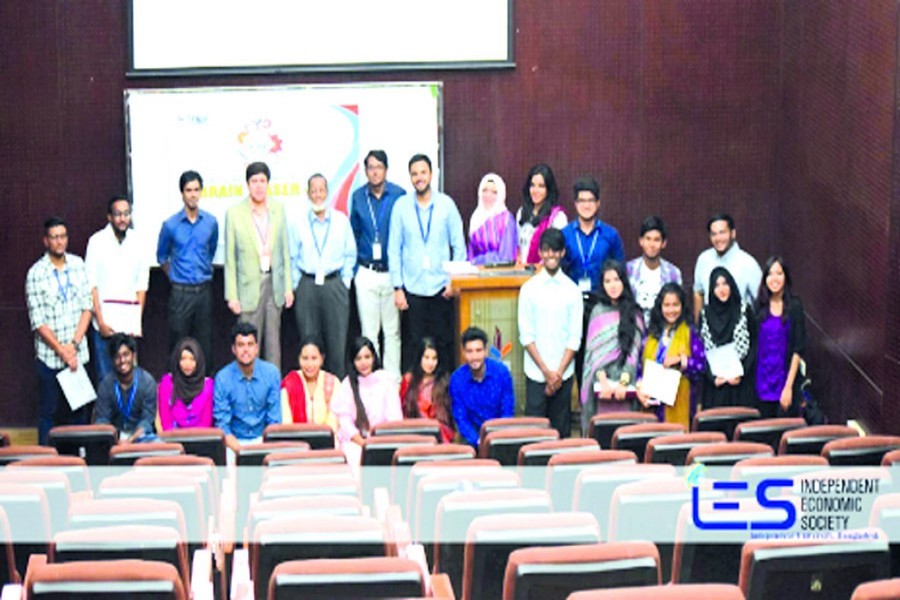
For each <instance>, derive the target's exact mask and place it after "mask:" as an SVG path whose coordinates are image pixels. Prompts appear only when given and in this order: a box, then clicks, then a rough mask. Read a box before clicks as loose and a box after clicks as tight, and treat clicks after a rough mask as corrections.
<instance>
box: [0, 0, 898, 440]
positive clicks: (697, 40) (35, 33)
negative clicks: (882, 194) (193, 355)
mask: <svg viewBox="0 0 900 600" xmlns="http://www.w3.org/2000/svg"><path fill="white" fill-rule="evenodd" d="M780 6H781V5H780V4H779V3H778V2H774V1H773V2H763V1H755V2H746V1H745V0H720V1H717V2H714V3H712V2H696V1H695V0H685V1H681V2H678V1H667V2H621V1H618V0H604V1H597V0H578V1H576V0H570V1H569V2H539V1H537V0H520V1H518V2H516V4H515V10H516V15H515V28H516V43H515V59H516V63H517V66H516V68H515V69H514V70H504V71H484V72H443V71H441V72H429V71H425V72H415V73H384V74H355V75H346V76H345V75H341V76H321V75H309V76H277V77H276V76H273V77H264V76H253V77H230V78H224V77H219V78H186V79H156V80H132V81H129V80H126V78H125V77H124V71H125V68H126V23H125V6H124V3H123V2H121V1H116V0H93V1H89V0H82V1H80V2H77V3H74V2H63V1H57V2H30V1H28V0H9V1H6V2H2V3H0V23H3V24H4V25H5V27H4V35H3V36H2V37H0V61H2V67H3V68H2V70H0V73H2V74H0V77H2V85H0V164H2V165H3V177H2V178H0V197H2V198H3V199H4V201H5V202H6V206H7V210H6V211H5V214H6V218H7V219H8V221H9V222H7V223H6V225H7V226H6V227H5V231H6V234H5V235H3V236H0V253H2V256H3V257H4V258H3V261H4V262H3V265H4V267H3V273H4V277H3V284H2V287H0V311H2V315H3V323H4V325H5V326H4V327H3V328H2V329H0V378H2V380H3V381H6V382H9V384H8V385H7V386H5V387H6V394H5V396H4V398H3V399H2V400H0V410H2V415H3V416H2V418H0V421H2V422H3V423H4V424H10V425H22V424H31V423H32V422H33V420H34V414H35V403H34V400H33V398H34V395H35V390H34V385H35V383H34V379H33V375H32V362H33V358H32V350H31V342H30V340H31V336H30V334H29V327H28V321H27V314H26V310H25V306H24V300H23V281H24V277H25V272H26V270H27V269H28V267H29V266H30V264H31V263H33V262H34V261H35V260H36V259H37V258H38V257H39V256H40V254H41V252H42V251H43V249H42V246H41V242H40V237H41V231H40V223H41V221H42V220H43V219H44V217H45V216H46V215H47V214H49V213H61V214H62V215H64V216H65V217H67V218H68V219H69V221H70V234H71V236H70V247H71V250H72V251H74V252H75V253H79V254H81V253H83V252H84V248H85V244H86V242H87V238H88V237H89V235H90V234H91V233H92V232H93V231H95V230H97V229H99V228H100V227H101V226H102V225H103V224H104V212H105V202H106V199H107V197H108V196H109V195H110V194H111V193H113V192H114V191H116V190H121V189H124V187H125V183H126V182H125V156H124V148H125V139H124V123H123V109H122V90H123V89H125V88H126V87H129V86H130V87H180V86H194V85H217V84H229V85H250V84H253V85H259V84H280V83H313V82H316V83H317V82H342V81H371V80H433V79H436V80H442V81H443V82H444V86H445V87H444V92H445V95H444V108H445V116H444V141H445V148H444V150H445V191H447V192H448V193H449V194H450V195H452V196H453V197H454V198H456V199H457V201H458V203H459V205H460V208H461V211H462V213H463V216H464V218H465V219H466V220H467V219H468V215H469V214H470V213H471V210H472V208H473V207H474V203H475V196H476V190H475V188H476V186H477V184H478V181H479V179H480V177H481V175H482V174H483V173H485V172H486V171H488V170H495V171H497V172H498V173H500V174H501V175H502V176H503V177H505V178H506V180H507V183H508V187H509V188H510V202H509V204H510V207H511V208H512V209H513V210H515V208H517V206H518V205H519V202H520V199H519V197H518V194H517V193H516V190H518V189H519V188H521V185H522V182H523V179H524V176H525V173H526V171H527V169H528V167H529V166H530V165H531V164H532V163H535V162H539V161H546V162H548V163H550V164H551V165H552V166H553V167H554V169H555V170H556V173H557V177H558V179H559V180H560V182H561V185H562V188H563V192H564V193H563V198H564V203H565V206H566V209H567V212H568V213H569V215H570V216H571V215H573V214H574V213H573V211H572V205H571V192H570V191H569V190H570V186H571V183H572V181H573V180H574V178H575V177H577V176H579V175H581V174H584V173H590V174H594V175H596V176H598V177H599V178H601V180H602V185H603V200H604V205H603V208H602V211H603V217H604V218H605V219H606V220H608V221H609V222H611V223H612V224H614V225H616V226H617V227H619V228H620V230H621V231H622V233H623V237H624V239H625V241H626V247H627V250H628V254H629V255H636V254H637V253H638V251H639V250H638V247H637V243H636V238H637V229H638V225H639V223H640V221H641V219H642V217H644V216H645V215H647V214H650V213H658V214H660V215H661V216H662V217H663V218H664V219H665V220H666V221H667V222H668V223H669V225H670V230H671V235H670V241H669V248H668V250H667V252H668V256H669V258H670V259H672V260H674V261H675V262H676V263H677V264H679V265H680V266H681V267H682V269H683V271H684V273H685V275H686V278H687V280H688V282H689V281H690V279H691V278H692V277H691V276H692V272H693V263H694V259H695V258H696V255H697V253H698V252H699V251H701V250H702V249H703V248H705V247H706V245H707V240H706V236H705V222H706V218H707V217H708V215H710V214H711V213H713V212H716V211H718V210H723V209H724V210H728V211H730V212H731V213H733V215H734V216H735V218H736V220H737V224H738V231H739V239H740V240H741V243H742V244H743V246H744V247H745V249H747V250H749V251H750V252H752V253H753V254H754V255H756V256H757V257H760V258H762V257H764V256H765V255H767V254H769V253H770V252H773V251H775V250H776V249H778V248H779V247H780V245H781V244H780V237H779V236H780V228H779V226H778V223H779V218H780V217H781V216H782V213H781V208H780V206H779V203H778V202H777V196H776V189H777V184H778V183H779V182H780V181H782V180H780V179H778V178H777V177H776V165H777V162H776V147H777V143H776V142H777V139H778V132H779V130H780V127H781V125H782V124H783V123H784V119H780V118H779V107H780V101H781V88H780V80H779V75H780V63H779V60H780V52H781V49H780V45H779V43H780V40H781V39H782V34H781V22H782V13H781V8H780ZM475 34H477V27H474V26H473V35H475ZM179 43H180V42H179ZM801 108H802V107H801ZM875 125H877V124H875V123H873V126H875ZM392 158H393V164H394V165H395V167H394V168H392V172H391V175H392V176H393V177H394V178H396V179H400V178H402V177H404V176H405V174H404V172H403V168H402V166H401V165H402V164H403V163H404V162H405V161H404V160H403V159H404V157H392ZM782 179H789V178H782ZM172 184H173V186H174V185H175V182H172ZM787 187H788V186H787V185H786V183H785V188H787ZM875 217H877V215H874V216H873V218H875ZM861 231H864V229H861ZM785 235H787V233H786V232H785ZM166 294H167V286H166V284H165V281H164V280H163V279H162V278H160V277H159V276H158V275H155V276H154V277H153V278H152V282H151V292H150V301H149V306H148V310H147V315H146V318H145V331H147V332H148V335H147V339H146V340H145V342H144V343H143V345H142V350H141V353H142V359H141V360H142V364H144V366H146V367H148V368H149V370H150V371H151V372H153V373H154V374H156V375H159V374H160V373H161V371H162V370H163V369H164V366H165V352H164V347H165V333H164V332H165V321H164V315H165V312H164V308H165V299H166ZM217 294H218V297H219V298H221V284H219V287H218V288H217ZM223 306H224V303H222V304H220V305H219V309H218V314H219V316H220V320H219V322H220V323H222V325H221V327H220V328H219V330H217V332H216V336H217V339H218V349H217V353H216V356H215V357H214V359H215V360H214V362H215V363H216V364H221V363H222V362H224V361H225V360H227V358H228V349H227V342H225V331H226V330H227V328H228V326H229V325H230V322H231V321H230V319H229V318H228V317H227V315H226V314H225V311H224V308H223ZM882 314H883V313H882Z"/></svg>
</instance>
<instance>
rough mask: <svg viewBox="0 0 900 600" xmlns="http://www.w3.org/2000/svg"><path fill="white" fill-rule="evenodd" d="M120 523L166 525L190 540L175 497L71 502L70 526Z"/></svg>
mask: <svg viewBox="0 0 900 600" xmlns="http://www.w3.org/2000/svg"><path fill="white" fill-rule="evenodd" d="M118 525H147V526H151V527H167V528H171V529H174V530H175V531H177V532H178V534H179V537H181V539H183V540H187V539H188V538H187V531H188V530H187V525H186V524H185V520H184V511H183V510H182V508H181V505H180V504H178V502H175V501H174V500H154V499H149V498H124V499H106V500H90V501H87V502H79V503H77V504H74V505H72V507H71V508H70V509H69V516H68V520H67V529H68V530H69V531H72V530H77V529H93V528H97V527H115V526H118Z"/></svg>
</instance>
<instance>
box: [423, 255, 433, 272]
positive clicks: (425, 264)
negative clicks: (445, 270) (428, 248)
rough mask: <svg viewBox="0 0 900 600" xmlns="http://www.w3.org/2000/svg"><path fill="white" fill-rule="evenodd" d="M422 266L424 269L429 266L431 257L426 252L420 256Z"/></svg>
mask: <svg viewBox="0 0 900 600" xmlns="http://www.w3.org/2000/svg"><path fill="white" fill-rule="evenodd" d="M422 268H423V269H425V270H426V271H427V270H428V269H430V268H431V257H430V256H428V255H427V254H426V255H425V256H423V257H422Z"/></svg>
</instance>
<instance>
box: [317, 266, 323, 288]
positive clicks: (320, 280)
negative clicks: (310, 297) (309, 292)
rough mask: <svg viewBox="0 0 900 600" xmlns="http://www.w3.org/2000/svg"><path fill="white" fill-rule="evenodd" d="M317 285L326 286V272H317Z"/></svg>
mask: <svg viewBox="0 0 900 600" xmlns="http://www.w3.org/2000/svg"><path fill="white" fill-rule="evenodd" d="M316 285H325V271H323V270H322V269H319V270H318V271H316Z"/></svg>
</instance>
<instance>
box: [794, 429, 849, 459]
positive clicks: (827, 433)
mask: <svg viewBox="0 0 900 600" xmlns="http://www.w3.org/2000/svg"><path fill="white" fill-rule="evenodd" d="M850 437H859V432H858V431H857V430H855V429H853V428H852V427H847V426H846V425H815V426H813V427H801V428H800V429H793V430H791V431H785V432H784V434H782V436H781V443H780V444H779V445H778V454H813V455H816V456H818V455H820V454H821V453H822V448H824V447H825V444H827V443H828V442H830V441H831V440H838V439H842V438H850Z"/></svg>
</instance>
